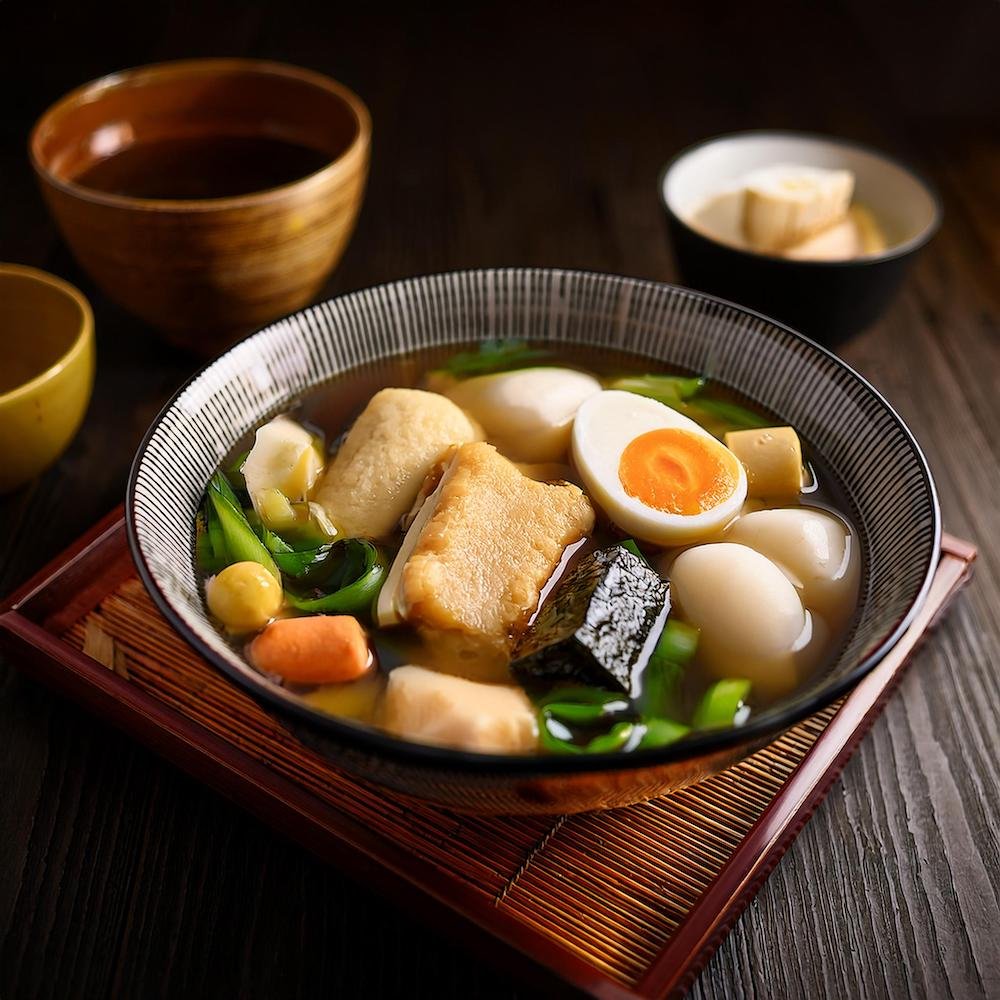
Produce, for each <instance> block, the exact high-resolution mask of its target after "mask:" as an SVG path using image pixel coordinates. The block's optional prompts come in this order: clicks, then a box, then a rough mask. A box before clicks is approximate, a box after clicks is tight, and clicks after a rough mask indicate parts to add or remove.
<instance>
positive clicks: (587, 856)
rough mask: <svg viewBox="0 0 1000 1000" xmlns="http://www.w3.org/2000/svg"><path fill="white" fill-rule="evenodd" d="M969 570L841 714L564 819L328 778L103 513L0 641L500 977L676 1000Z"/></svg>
mask: <svg viewBox="0 0 1000 1000" xmlns="http://www.w3.org/2000/svg"><path fill="white" fill-rule="evenodd" d="M974 558H975V549H974V548H973V547H972V546H971V545H969V544H967V543H966V542H962V541H959V540H958V539H955V538H951V537H948V536H946V537H945V539H944V543H943V547H942V558H941V562H940V566H939V568H938V571H937V576H936V578H935V580H934V586H933V589H932V591H931V594H930V597H929V599H928V601H927V603H926V605H925V606H924V608H923V610H922V612H921V614H920V615H919V616H918V618H917V620H916V621H915V622H914V624H913V626H912V627H911V628H910V630H909V632H908V633H907V634H906V636H905V637H904V638H903V639H902V641H901V642H900V643H899V645H898V646H897V647H896V649H895V650H894V651H893V652H892V653H891V654H890V655H889V656H888V657H887V658H886V659H885V660H884V661H883V662H882V663H881V664H880V665H879V666H878V667H877V668H876V669H875V670H874V671H873V672H872V673H871V674H870V675H869V676H868V677H867V678H866V679H865V680H864V681H862V683H861V684H860V685H859V686H858V687H857V688H856V689H855V691H854V692H853V693H852V694H851V695H850V696H849V697H848V698H847V699H846V700H845V701H844V702H843V703H842V704H840V705H835V706H833V707H831V708H829V709H827V710H826V711H824V712H821V713H819V714H817V715H815V716H813V717H811V718H810V719H807V720H806V721H805V722H803V723H801V724H800V725H798V726H796V727H794V728H793V729H791V730H789V731H788V732H787V733H785V734H784V735H782V736H781V737H780V738H779V739H777V740H776V741H775V742H774V743H772V744H770V745H769V746H767V747H765V748H764V749H763V750H761V751H759V752H758V753H756V754H754V755H753V757H751V758H749V759H748V760H746V761H744V762H742V763H741V764H738V765H736V766H735V767H733V768H730V769H729V770H728V771H725V772H723V773H722V774H719V775H717V776H715V777H713V778H711V779H709V780H708V781H705V782H702V783H701V784H699V785H696V786H694V787H692V788H689V789H685V790H683V791H681V792H677V793H675V794H673V795H669V796H665V797H663V798H661V799H658V800H655V801H653V802H649V803H645V804H643V805H639V806H632V807H630V808H628V809H619V810H615V811H612V812H605V813H588V814H584V815H579V816H567V817H560V816H556V817H537V816H536V817H508V818H503V817H501V818H496V817H494V818H475V817H464V816H457V815H454V814H452V813H449V812H447V811H445V810H443V809H438V808H434V807H431V806H425V805H422V804H415V803H413V802H411V801H408V800H404V799H402V798H398V797H396V796H394V795H391V794H389V793H387V792H384V791H382V790H381V789H379V788H377V787H374V786H372V785H369V784H366V783H363V782H359V781H356V780H354V779H352V778H350V777H348V776H347V775H345V774H343V773H342V772H340V771H338V770H336V769H334V768H332V767H331V766H330V765H329V764H327V763H326V762H324V761H323V760H321V759H320V758H319V757H317V756H316V755H315V754H313V753H312V752H311V751H309V750H307V749H306V748H305V747H304V746H302V744H300V743H299V742H298V741H297V740H295V738H294V737H292V736H291V735H290V734H289V733H288V732H287V731H286V730H285V729H283V728H282V727H281V725H280V724H278V723H277V722H275V721H274V720H273V719H272V718H271V716H269V715H268V714H267V712H266V711H264V710H263V709H262V708H260V707H259V706H258V705H257V704H256V703H255V702H253V701H252V700H251V699H250V698H249V697H248V696H246V695H245V694H244V693H243V692H242V691H241V690H240V689H238V688H236V687H235V686H234V685H233V684H231V683H230V682H229V681H228V680H227V679H226V678H225V677H223V676H222V675H221V674H220V673H219V672H218V671H216V670H214V669H212V668H211V667H209V666H208V665H207V664H206V663H205V662H204V661H203V660H201V659H200V658H199V657H198V656H197V655H196V654H195V653H193V652H192V651H191V650H190V649H189V648H188V647H187V645H186V644H185V643H184V642H183V641H182V640H181V639H180V638H179V637H178V636H177V635H176V634H175V633H174V632H173V631H172V630H171V628H170V627H169V625H167V623H166V621H165V620H164V619H163V618H162V617H161V616H160V614H159V613H158V612H157V611H156V609H155V607H154V606H153V604H152V602H151V601H150V599H149V597H148V595H147V594H146V592H145V591H144V590H143V588H142V585H141V584H140V583H139V581H138V580H137V579H136V576H135V571H134V567H133V565H132V561H131V558H130V556H129V553H128V549H127V547H126V543H125V531H124V526H123V523H122V520H121V512H120V511H117V512H115V513H114V514H113V515H111V516H109V517H108V518H107V519H105V521H103V522H102V523H101V524H99V525H98V526H97V527H96V528H94V529H93V531H91V532H90V533H89V534H88V535H87V536H85V537H84V538H82V539H81V540H80V541H79V542H78V543H77V544H76V545H75V546H74V547H73V548H72V549H70V550H69V551H68V552H66V553H64V555H63V556H61V557H60V558H59V559H57V560H56V561H55V562H54V563H52V564H51V565H50V566H48V567H46V569H44V570H43V571H42V572H41V573H39V574H38V575H37V576H36V577H35V578H34V579H33V580H31V581H30V582H29V583H28V584H26V585H25V586H24V587H23V588H21V590H20V591H19V592H18V593H16V594H15V595H13V597H12V598H10V599H9V600H8V601H7V602H6V603H5V604H4V605H3V606H2V614H0V645H2V646H3V647H4V649H6V650H7V651H8V652H9V653H10V655H11V659H12V661H13V663H14V664H15V665H17V666H19V667H21V668H23V669H24V670H25V671H27V672H28V673H30V674H32V675H34V676H35V677H37V678H39V679H40V680H43V681H44V682H45V683H47V684H49V685H51V686H52V687H53V688H55V689H56V690H58V691H60V692H62V693H63V694H65V695H67V696H69V697H70V698H73V699H75V700H76V701H79V702H80V703H81V704H82V705H84V706H85V707H86V708H88V709H90V710H91V711H93V712H95V713H96V714H98V715H100V716H101V717H102V718H104V719H106V720H108V721H109V722H111V723H113V724H114V725H116V726H118V727H119V728H121V729H123V730H124V731H126V732H128V733H130V734H131V735H133V736H134V737H135V738H136V739H138V740H140V741H141V742H142V743H145V744H146V745H147V746H149V747H151V748H152V749H154V750H155V751H156V752H158V753H160V754H162V755H163V756H164V757H166V758H168V759H169V760H172V761H173V762H174V763H176V764H177V765H178V766H180V767H182V768H183V769H184V770H185V771H188V772H189V773H190V774H192V775H194V776H195V777H197V778H199V779H200V780H202V781H204V782H206V783H207V784H209V785H211V786H212V787H214V788H216V789H217V790H219V791H220V792H222V793H223V794H224V795H226V796H228V797H229V798H231V799H232V800H233V801H235V802H237V803H238V804H240V805H242V806H243V807H245V808H246V809H248V810H249V811H251V812H252V813H254V814H255V815H257V816H258V817H260V818H261V819H262V820H264V821H265V822H267V823H269V824H270V825H271V826H273V827H274V828H275V829H276V830H279V831H281V832H282V833H284V834H286V835H287V836H289V837H291V838H293V839H294V840H296V841H298V842H299V843H301V844H302V845H303V846H304V847H307V848H308V849H309V850H311V851H313V852H315V853H316V854H318V855H319V856H320V857H322V858H324V859H326V860H328V861H330V862H332V863H333V864H335V865H337V866H339V867H342V868H344V869H345V870H346V871H347V872H348V873H350V874H352V875H354V876H355V877H357V878H363V879H364V880H365V882H366V883H367V884H374V885H377V886H378V887H380V888H381V890H382V891H384V892H385V893H386V894H387V895H389V896H391V897H393V898H394V899H396V900H398V901H401V902H403V903H405V904H406V905H408V906H409V907H410V908H412V909H414V910H416V911H418V912H419V913H420V914H421V916H422V918H430V919H433V920H435V921H436V922H437V923H438V924H439V925H440V926H442V927H443V928H444V929H445V930H446V931H447V932H448V933H452V934H454V935H456V936H459V937H461V938H462V939H463V941H465V942H466V943H467V944H468V945H469V946H471V947H474V948H476V949H477V950H478V951H480V952H481V953H482V954H484V955H486V956H487V957H490V958H492V959H493V960H495V961H496V962H497V963H498V964H499V965H501V967H502V968H503V969H504V970H505V971H507V972H510V973H520V974H522V975H524V976H526V977H528V978H530V979H532V980H534V981H535V982H539V983H542V984H545V985H548V986H549V987H552V986H559V987H562V990H563V991H564V992H565V991H574V992H578V993H584V994H589V995H592V996H596V997H605V998H612V997H615V998H625V997H632V998H636V997H643V998H651V997H666V996H680V995H681V994H683V992H684V991H685V990H686V989H687V988H688V987H689V986H690V985H691V983H692V982H693V980H694V978H695V976H696V975H697V974H698V972H699V970H700V969H701V968H702V967H703V966H704V964H705V962H706V961H707V960H708V958H709V956H710V955H711V954H712V952H713V951H714V950H715V948H716V947H717V946H718V944H719V942H720V941H721V940H722V939H723V937H724V936H725V934H726V932H727V930H728V929H729V927H730V926H731V925H732V923H733V921H734V920H735V919H736V918H737V916H738V915H739V914H740V912H741V911H742V910H743V908H744V907H745V906H746V904H747V902H748V901H749V900H750V898H751V896H752V895H753V893H754V892H755V891H756V890H757V889H758V888H759V887H760V885H761V883H762V882H763V881H764V879H765V878H766V877H767V875H768V873H769V872H770V871H771V869H772V868H773V867H774V865H775V864H777V862H778V860H779V858H780V857H781V855H782V854H783V852H784V851H785V850H786V848H787V847H788V845H789V844H790V843H791V841H792V840H793V839H794V838H795V836H796V834H797V833H798V832H799V830H800V829H801V828H802V826H803V824H804V823H805V821H806V820H807V819H808V818H809V816H810V815H811V813H812V811H813V810H814V809H815V808H816V806H817V805H818V804H819V802H820V801H821V800H822V799H823V797H824V796H825V794H826V793H827V791H828V790H829V788H830V786H831V784H832V783H833V782H834V780H835V779H836V777H837V775H838V774H839V773H840V771H841V769H842V768H843V766H844V764H845V763H846V761H847V759H848V758H849V757H850V755H851V753H852V752H853V750H854V749H855V747H856V746H857V744H858V742H859V741H860V740H861V738H862V736H863V735H864V733H865V732H866V730H867V729H868V727H869V726H870V725H871V723H872V721H873V720H874V719H875V718H876V716H877V715H878V713H879V711H880V710H881V708H882V706H883V704H884V703H885V700H886V699H887V698H888V696H889V694H890V693H891V691H892V689H893V687H894V685H895V683H896V681H897V680H898V678H899V676H900V675H901V673H902V671H903V669H904V668H905V666H906V664H907V662H908V660H909V657H910V654H911V653H912V652H913V650H914V648H915V647H916V646H917V645H918V643H919V642H920V640H921V638H923V636H924V635H926V633H927V631H928V630H929V629H930V628H931V627H932V626H933V625H934V623H935V621H936V620H937V618H938V616H939V615H940V614H941V612H942V611H943V609H944V608H945V607H946V606H947V604H948V603H949V601H950V600H951V598H952V597H953V596H954V594H955V593H956V592H957V590H958V589H959V587H960V586H961V585H962V583H963V582H964V581H965V579H966V578H967V577H968V575H969V572H970V567H971V563H972V560H973V559H974Z"/></svg>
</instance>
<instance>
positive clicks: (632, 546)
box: [621, 538, 646, 562]
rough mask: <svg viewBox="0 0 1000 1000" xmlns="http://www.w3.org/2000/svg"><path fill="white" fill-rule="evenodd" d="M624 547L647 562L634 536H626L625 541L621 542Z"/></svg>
mask: <svg viewBox="0 0 1000 1000" xmlns="http://www.w3.org/2000/svg"><path fill="white" fill-rule="evenodd" d="M621 547H622V548H623V549H626V550H628V551H629V552H631V553H632V555H634V556H638V557H639V558H640V559H641V560H642V561H643V562H646V557H645V556H644V555H643V554H642V551H641V550H640V548H639V546H638V545H636V543H635V539H634V538H626V539H625V541H624V542H622V543H621Z"/></svg>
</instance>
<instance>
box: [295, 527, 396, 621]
mask: <svg viewBox="0 0 1000 1000" xmlns="http://www.w3.org/2000/svg"><path fill="white" fill-rule="evenodd" d="M286 554H287V553H286ZM323 561H324V567H325V569H326V570H327V571H326V572H324V573H323V574H322V579H321V581H320V582H317V583H316V584H315V586H314V587H313V593H312V595H311V596H310V595H307V594H297V593H294V592H293V591H291V590H288V589H286V590H285V597H286V599H287V600H288V603H289V604H291V605H292V607H294V608H297V609H298V610H299V611H305V612H308V613H309V614H319V613H328V612H335V613H338V614H357V613H359V612H362V611H367V610H368V609H369V608H370V607H371V605H372V602H373V601H374V600H375V598H376V597H377V596H378V592H379V590H381V589H382V584H383V583H384V582H385V577H386V572H387V569H386V556H385V553H384V552H383V551H382V550H381V549H380V548H379V547H378V546H377V545H375V544H374V543H373V542H369V541H368V540H367V539H364V538H349V539H345V540H344V541H340V542H334V543H333V545H332V546H331V547H330V552H329V553H327V554H326V555H325V556H324V557H323Z"/></svg>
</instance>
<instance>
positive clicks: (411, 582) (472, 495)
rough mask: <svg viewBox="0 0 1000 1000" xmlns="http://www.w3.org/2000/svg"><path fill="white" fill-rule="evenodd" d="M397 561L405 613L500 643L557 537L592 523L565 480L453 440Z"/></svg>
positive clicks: (527, 603) (488, 448)
mask: <svg viewBox="0 0 1000 1000" xmlns="http://www.w3.org/2000/svg"><path fill="white" fill-rule="evenodd" d="M428 502H429V503H435V507H434V509H433V512H432V513H431V514H430V516H429V518H427V519H426V520H425V521H424V522H423V527H422V529H421V530H420V535H419V537H418V539H417V542H416V544H415V546H414V547H413V550H412V553H411V554H410V557H409V559H408V560H407V562H406V564H405V565H404V567H403V571H402V585H401V598H402V600H401V605H402V610H403V614H404V616H405V618H406V620H407V621H409V622H411V623H412V624H415V625H418V626H420V627H423V628H429V629H437V630H458V631H460V632H464V633H467V634H469V635H471V636H474V637H476V638H480V639H484V640H487V641H488V642H491V643H501V644H506V643H507V640H508V638H509V636H510V633H511V630H512V629H513V628H514V627H515V626H516V625H518V624H519V623H521V622H523V621H524V619H525V618H526V616H528V615H529V614H530V613H531V612H532V611H534V609H535V607H536V606H537V604H538V598H539V594H540V593H541V590H542V587H544V586H545V583H546V582H547V581H548V579H549V577H550V576H551V575H552V573H553V571H554V570H555V568H556V566H557V565H558V563H559V560H560V559H561V557H562V554H563V551H564V549H565V548H566V546H567V545H569V544H570V543H572V542H575V541H577V540H578V539H580V538H582V537H583V536H584V535H586V534H589V532H590V531H591V530H592V529H593V527H594V511H593V508H592V507H591V506H590V501H589V500H588V499H587V497H586V496H584V494H583V492H582V491H581V490H580V489H579V488H578V487H576V486H573V485H571V484H569V483H540V482H536V481H535V480H533V479H530V478H529V477H527V476H525V475H524V474H523V473H522V472H521V471H520V470H519V469H518V468H517V466H516V465H514V464H513V463H512V462H510V461H508V460H507V459H506V458H504V457H503V456H502V455H500V454H499V453H498V452H497V450H496V449H495V448H494V447H493V446H492V445H489V444H485V443H473V444H465V445H462V446H461V447H460V448H458V449H456V451H455V453H454V455H453V457H452V459H451V461H450V463H449V465H448V467H447V468H446V470H445V472H444V476H443V478H442V481H441V485H440V487H439V489H438V491H437V492H436V494H435V496H434V497H433V498H432V499H431V500H429V501H428Z"/></svg>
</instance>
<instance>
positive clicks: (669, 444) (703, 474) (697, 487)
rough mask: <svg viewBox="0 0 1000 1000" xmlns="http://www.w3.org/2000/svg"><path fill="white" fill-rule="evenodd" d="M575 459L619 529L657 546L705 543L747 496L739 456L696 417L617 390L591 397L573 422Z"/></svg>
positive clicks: (744, 476) (737, 511) (737, 509)
mask: <svg viewBox="0 0 1000 1000" xmlns="http://www.w3.org/2000/svg"><path fill="white" fill-rule="evenodd" d="M572 452H573V461H574V463H575V465H576V467H577V469H578V471H579V473H580V476H581V478H582V479H583V482H584V485H585V486H586V488H587V491H588V492H589V493H590V496H591V497H592V498H593V499H594V500H595V501H596V502H597V503H598V504H600V506H601V507H603V508H604V511H605V513H606V514H607V515H608V517H609V518H610V519H611V520H612V521H614V523H615V524H617V525H618V527H619V528H621V529H622V530H623V531H626V532H628V533H629V534H631V535H634V536H635V537H636V538H639V539H641V540H643V541H646V542H652V543H654V544H656V545H687V544H690V543H692V542H698V541H702V540H703V539H706V538H708V537H710V536H712V535H714V534H716V533H717V532H718V531H720V530H721V529H722V528H724V527H725V526H726V525H727V524H728V523H729V522H730V521H731V520H732V519H733V518H734V517H736V516H737V515H738V514H739V512H740V508H741V507H742V505H743V501H744V500H745V499H746V495H747V478H746V472H745V470H744V468H743V466H742V464H741V463H740V461H739V460H738V459H737V458H736V456H735V455H734V454H733V453H732V452H731V451H730V450H729V449H728V448H726V447H725V445H723V444H722V443H721V442H720V441H718V440H716V439H715V438H714V437H712V435H711V434H709V433H708V432H707V431H706V430H704V429H703V428H702V427H700V426H699V425H698V424H696V423H695V422H694V421H693V420H691V419H690V418H688V417H685V416H684V415H683V414H681V413H678V412H677V411H676V410H672V409H670V407H668V406H664V405H663V403H658V402H657V401H656V400H654V399H647V398H646V397H644V396H637V395H636V394H635V393H631V392H621V391H619V390H616V389H609V390H605V391H604V392H600V393H598V394H597V395H594V396H591V397H590V398H589V399H587V400H585V401H584V402H583V404H582V405H581V406H580V408H579V410H578V411H577V414H576V419H575V420H574V422H573V435H572Z"/></svg>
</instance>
